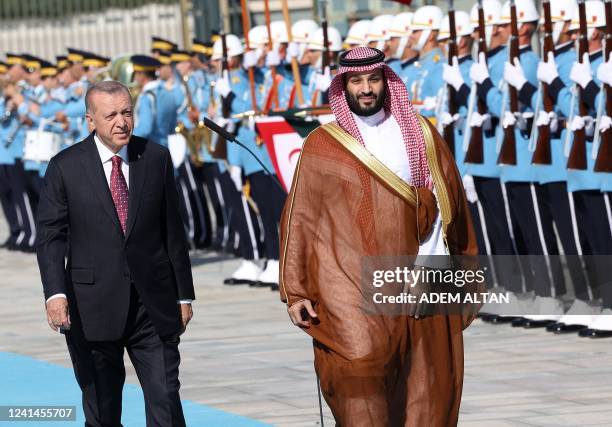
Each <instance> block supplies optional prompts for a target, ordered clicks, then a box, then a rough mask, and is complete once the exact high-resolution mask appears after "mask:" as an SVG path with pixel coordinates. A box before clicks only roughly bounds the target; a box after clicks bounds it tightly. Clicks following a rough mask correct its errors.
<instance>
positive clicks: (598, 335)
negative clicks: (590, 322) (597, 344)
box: [578, 328, 612, 338]
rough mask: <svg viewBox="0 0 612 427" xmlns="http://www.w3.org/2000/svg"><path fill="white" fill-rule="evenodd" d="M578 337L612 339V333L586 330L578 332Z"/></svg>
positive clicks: (600, 330) (601, 330)
mask: <svg viewBox="0 0 612 427" xmlns="http://www.w3.org/2000/svg"><path fill="white" fill-rule="evenodd" d="M578 335H579V336H581V337H583V338H612V331H606V330H603V329H591V328H585V329H583V330H581V331H580V332H578Z"/></svg>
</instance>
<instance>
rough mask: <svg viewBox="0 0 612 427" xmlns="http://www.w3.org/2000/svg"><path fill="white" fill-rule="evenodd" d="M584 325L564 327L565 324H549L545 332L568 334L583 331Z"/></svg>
mask: <svg viewBox="0 0 612 427" xmlns="http://www.w3.org/2000/svg"><path fill="white" fill-rule="evenodd" d="M586 328H587V327H586V326H585V325H566V324H565V323H559V322H555V323H551V324H550V325H548V326H546V330H547V331H548V332H552V333H555V334H569V333H571V332H580V331H581V330H583V329H586Z"/></svg>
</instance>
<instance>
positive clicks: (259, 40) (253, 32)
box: [249, 25, 268, 49]
mask: <svg viewBox="0 0 612 427" xmlns="http://www.w3.org/2000/svg"><path fill="white" fill-rule="evenodd" d="M267 42H268V29H267V28H266V26H265V25H256V26H255V27H253V28H251V29H250V30H249V46H250V48H251V49H257V48H260V47H264V46H265V45H266V43H267Z"/></svg>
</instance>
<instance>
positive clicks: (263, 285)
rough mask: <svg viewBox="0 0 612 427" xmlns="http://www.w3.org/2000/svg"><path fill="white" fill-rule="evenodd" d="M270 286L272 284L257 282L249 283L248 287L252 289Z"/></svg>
mask: <svg viewBox="0 0 612 427" xmlns="http://www.w3.org/2000/svg"><path fill="white" fill-rule="evenodd" d="M270 285H272V283H268V282H260V281H259V280H258V281H256V282H253V283H251V284H250V285H249V286H253V287H254V288H268V287H270Z"/></svg>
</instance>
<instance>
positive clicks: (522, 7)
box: [499, 0, 540, 24]
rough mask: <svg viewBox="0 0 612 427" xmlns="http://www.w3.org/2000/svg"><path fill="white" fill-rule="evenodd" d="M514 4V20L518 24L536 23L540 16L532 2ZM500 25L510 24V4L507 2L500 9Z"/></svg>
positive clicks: (523, 1) (522, 1)
mask: <svg viewBox="0 0 612 427" xmlns="http://www.w3.org/2000/svg"><path fill="white" fill-rule="evenodd" d="M515 4H516V20H517V21H518V23H519V24H524V23H526V22H537V21H538V20H539V19H540V14H539V13H538V10H537V9H536V6H535V3H534V2H533V0H515ZM499 23H500V24H509V23H510V2H509V1H507V2H505V3H504V5H503V7H502V13H501V17H500V18H499Z"/></svg>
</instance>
